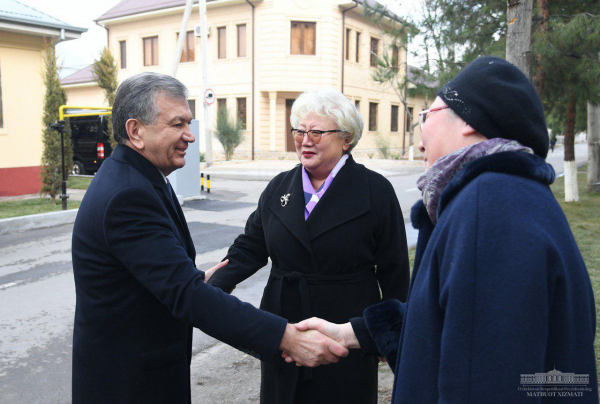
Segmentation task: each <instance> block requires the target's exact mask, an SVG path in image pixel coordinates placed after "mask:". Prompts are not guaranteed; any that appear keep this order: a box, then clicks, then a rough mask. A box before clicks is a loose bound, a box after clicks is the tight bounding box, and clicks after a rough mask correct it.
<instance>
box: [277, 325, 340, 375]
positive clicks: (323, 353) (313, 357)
mask: <svg viewBox="0 0 600 404" xmlns="http://www.w3.org/2000/svg"><path fill="white" fill-rule="evenodd" d="M279 349H281V350H282V351H284V352H285V353H287V357H288V358H289V359H290V360H288V358H286V362H296V365H298V366H308V367H316V366H319V365H327V364H330V363H337V362H338V361H339V360H340V358H341V357H345V356H347V355H348V350H347V349H346V348H344V347H343V346H342V345H340V344H339V343H338V342H336V341H334V340H332V339H331V338H329V337H326V336H324V335H323V334H321V333H319V332H317V331H314V330H307V331H300V330H298V329H297V328H296V327H295V326H294V325H292V324H288V325H287V327H286V329H285V333H284V334H283V338H282V339H281V345H280V346H279Z"/></svg>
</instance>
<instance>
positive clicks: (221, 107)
mask: <svg viewBox="0 0 600 404" xmlns="http://www.w3.org/2000/svg"><path fill="white" fill-rule="evenodd" d="M221 103H222V105H221ZM222 110H227V97H223V98H217V115H218V114H220V113H221V111H222Z"/></svg>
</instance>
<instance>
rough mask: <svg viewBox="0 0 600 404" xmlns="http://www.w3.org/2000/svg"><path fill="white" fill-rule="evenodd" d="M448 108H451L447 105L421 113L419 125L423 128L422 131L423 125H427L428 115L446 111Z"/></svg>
mask: <svg viewBox="0 0 600 404" xmlns="http://www.w3.org/2000/svg"><path fill="white" fill-rule="evenodd" d="M446 108H450V107H449V106H447V105H443V106H441V107H437V108H430V109H426V110H424V111H421V112H419V125H420V126H421V130H423V125H425V121H426V120H427V115H428V114H429V113H430V112H435V111H440V110H442V109H446Z"/></svg>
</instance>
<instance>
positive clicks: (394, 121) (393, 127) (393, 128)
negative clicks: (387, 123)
mask: <svg viewBox="0 0 600 404" xmlns="http://www.w3.org/2000/svg"><path fill="white" fill-rule="evenodd" d="M390 131H392V132H398V106H397V105H392V124H391V127H390Z"/></svg>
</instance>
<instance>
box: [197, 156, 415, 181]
mask: <svg viewBox="0 0 600 404" xmlns="http://www.w3.org/2000/svg"><path fill="white" fill-rule="evenodd" d="M355 160H356V162H357V163H359V164H364V165H365V166H366V167H367V168H369V169H371V170H373V171H376V172H378V173H380V174H382V175H384V176H386V177H391V176H396V175H410V174H415V173H418V172H422V171H423V169H424V163H423V161H406V160H383V159H369V158H360V157H359V158H356V159H355ZM296 165H298V160H296V159H294V160H255V161H247V160H244V161H223V162H215V163H214V165H213V166H212V167H210V168H206V164H202V165H201V171H202V172H204V173H206V174H210V175H211V177H212V178H225V179H247V180H267V181H268V180H270V179H271V178H273V177H275V176H276V175H277V174H279V173H280V172H282V171H288V170H291V169H292V168H294V167H295V166H296Z"/></svg>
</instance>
